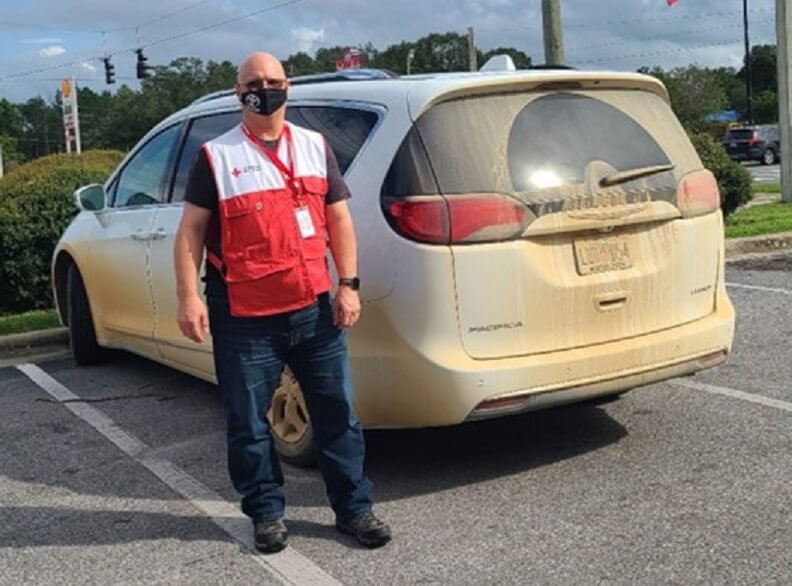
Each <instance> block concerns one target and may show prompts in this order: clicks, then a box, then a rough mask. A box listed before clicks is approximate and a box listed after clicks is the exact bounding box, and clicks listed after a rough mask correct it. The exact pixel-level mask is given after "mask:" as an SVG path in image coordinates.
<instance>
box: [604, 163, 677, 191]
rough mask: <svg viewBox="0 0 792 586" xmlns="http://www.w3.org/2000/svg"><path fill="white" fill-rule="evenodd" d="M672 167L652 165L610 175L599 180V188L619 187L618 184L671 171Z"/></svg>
mask: <svg viewBox="0 0 792 586" xmlns="http://www.w3.org/2000/svg"><path fill="white" fill-rule="evenodd" d="M673 169H674V166H673V165H654V166H653V167H640V168H639V169H630V170H629V171H619V172H618V173H612V174H611V175H608V176H606V177H603V178H602V179H600V183H599V184H600V187H611V186H613V185H619V184H620V183H627V182H628V181H632V180H634V179H641V178H642V177H649V176H650V175H657V174H658V173H665V172H666V171H673Z"/></svg>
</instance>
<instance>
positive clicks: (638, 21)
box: [564, 8, 774, 29]
mask: <svg viewBox="0 0 792 586" xmlns="http://www.w3.org/2000/svg"><path fill="white" fill-rule="evenodd" d="M758 12H774V10H773V9H772V8H755V9H753V10H751V11H750V13H751V14H755V13H758ZM736 14H739V15H741V14H742V10H727V11H723V12H702V13H698V14H696V13H693V14H684V13H680V14H669V15H666V16H652V17H648V18H647V17H644V18H630V19H627V20H605V21H601V22H594V23H580V24H565V25H564V28H565V29H573V28H588V27H591V26H600V27H604V26H610V25H613V24H643V23H645V22H667V21H669V20H680V19H682V20H690V19H691V18H717V17H720V16H734V15H736Z"/></svg>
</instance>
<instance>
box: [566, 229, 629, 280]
mask: <svg viewBox="0 0 792 586" xmlns="http://www.w3.org/2000/svg"><path fill="white" fill-rule="evenodd" d="M574 247H575V264H576V265H577V270H578V273H579V274H581V275H596V274H599V273H608V272H611V271H623V270H625V269H629V268H632V266H633V261H632V254H631V253H630V245H629V243H628V242H627V239H626V238H597V239H589V240H575V241H574Z"/></svg>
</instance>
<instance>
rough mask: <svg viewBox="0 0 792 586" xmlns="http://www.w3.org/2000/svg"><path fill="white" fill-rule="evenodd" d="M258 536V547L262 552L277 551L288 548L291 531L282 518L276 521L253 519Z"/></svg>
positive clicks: (254, 530)
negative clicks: (287, 528)
mask: <svg viewBox="0 0 792 586" xmlns="http://www.w3.org/2000/svg"><path fill="white" fill-rule="evenodd" d="M253 532H254V533H255V536H256V549H257V550H258V551H260V552H261V553H277V552H279V551H282V550H284V549H285V548H286V544H287V543H288V542H289V532H288V531H287V530H286V525H284V524H283V520H282V519H276V520H274V521H253Z"/></svg>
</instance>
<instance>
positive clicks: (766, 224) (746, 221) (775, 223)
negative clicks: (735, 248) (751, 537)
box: [726, 203, 792, 238]
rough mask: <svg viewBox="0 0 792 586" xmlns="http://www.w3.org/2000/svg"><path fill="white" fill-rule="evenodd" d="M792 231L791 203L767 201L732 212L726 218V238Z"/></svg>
mask: <svg viewBox="0 0 792 586" xmlns="http://www.w3.org/2000/svg"><path fill="white" fill-rule="evenodd" d="M777 232H792V204H788V203H768V204H763V205H757V206H752V207H750V208H744V209H742V210H740V211H737V212H734V213H733V214H732V215H731V216H729V218H728V219H727V220H726V238H742V237H745V236H760V235H762V234H775V233H777Z"/></svg>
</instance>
